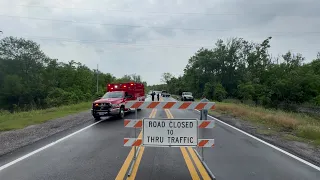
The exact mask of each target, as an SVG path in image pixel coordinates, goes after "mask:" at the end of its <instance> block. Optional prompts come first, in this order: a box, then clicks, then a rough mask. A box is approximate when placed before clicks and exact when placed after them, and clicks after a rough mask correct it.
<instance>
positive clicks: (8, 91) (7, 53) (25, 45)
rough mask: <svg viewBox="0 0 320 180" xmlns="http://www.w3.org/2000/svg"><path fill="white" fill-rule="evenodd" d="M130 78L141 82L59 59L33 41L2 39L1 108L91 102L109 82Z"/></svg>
mask: <svg viewBox="0 0 320 180" xmlns="http://www.w3.org/2000/svg"><path fill="white" fill-rule="evenodd" d="M97 75H98V84H99V86H98V92H97V86H96V84H97ZM127 81H136V82H141V77H140V76H139V75H135V74H133V75H125V76H123V77H122V78H116V77H114V76H113V75H112V74H110V73H102V72H97V70H91V69H89V68H88V67H87V66H85V65H84V64H81V63H79V62H76V61H74V60H71V61H69V62H68V63H63V62H59V61H58V60H57V59H51V58H50V57H48V56H47V55H45V53H44V52H43V51H42V50H41V49H40V45H39V44H37V43H35V42H33V41H31V40H26V39H23V38H16V37H5V38H3V39H1V40H0V85H1V87H0V110H1V109H4V110H10V111H11V112H14V111H20V110H30V109H39V108H48V107H53V106H60V105H67V104H73V103H78V102H81V101H89V100H93V99H95V98H97V97H98V96H101V95H102V94H103V93H105V91H106V84H107V83H111V82H127ZM144 83H145V82H144ZM145 84H146V83H145Z"/></svg>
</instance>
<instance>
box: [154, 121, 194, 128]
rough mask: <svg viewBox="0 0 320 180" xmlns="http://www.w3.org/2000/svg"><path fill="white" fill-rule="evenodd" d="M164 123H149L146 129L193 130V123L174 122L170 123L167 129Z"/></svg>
mask: <svg viewBox="0 0 320 180" xmlns="http://www.w3.org/2000/svg"><path fill="white" fill-rule="evenodd" d="M166 124H168V123H166V122H165V121H149V123H148V127H149V128H168V127H169V128H193V127H194V122H186V121H183V122H180V121H178V122H175V121H170V122H169V125H168V127H166Z"/></svg>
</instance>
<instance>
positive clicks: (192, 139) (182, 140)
mask: <svg viewBox="0 0 320 180" xmlns="http://www.w3.org/2000/svg"><path fill="white" fill-rule="evenodd" d="M125 106H126V108H131V109H180V110H202V109H208V110H214V109H215V103H214V102H179V101H178V102H154V101H153V102H146V101H129V102H126V104H125ZM124 127H127V128H134V129H135V130H136V129H137V128H141V129H142V138H137V136H136V133H135V137H134V138H124V146H131V147H134V148H136V147H140V146H146V147H147V146H152V147H199V148H201V150H202V156H201V157H199V159H201V161H202V163H203V164H204V166H205V167H206V168H207V166H206V164H205V162H204V158H203V148H205V147H210V148H213V147H214V139H205V138H200V137H199V129H207V128H214V127H215V121H214V120H199V119H197V118H171V119H167V118H143V119H138V118H137V116H136V119H125V120H124ZM135 132H136V131H135ZM138 151H139V150H138ZM195 152H196V150H195ZM135 153H137V151H135ZM196 154H197V155H198V156H199V154H198V153H197V152H196ZM135 157H136V154H135V156H134V159H133V162H132V164H131V168H130V170H129V173H128V176H130V173H131V170H132V167H133V164H134V163H135ZM207 170H208V172H209V174H210V173H211V171H210V170H209V169H207ZM211 174H212V173H211Z"/></svg>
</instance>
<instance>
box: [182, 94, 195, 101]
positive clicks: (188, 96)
mask: <svg viewBox="0 0 320 180" xmlns="http://www.w3.org/2000/svg"><path fill="white" fill-rule="evenodd" d="M181 101H194V97H193V96H192V92H182V94H181Z"/></svg>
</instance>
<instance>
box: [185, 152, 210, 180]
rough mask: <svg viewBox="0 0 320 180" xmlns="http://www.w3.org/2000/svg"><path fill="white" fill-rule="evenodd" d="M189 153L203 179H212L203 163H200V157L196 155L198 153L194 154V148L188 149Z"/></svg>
mask: <svg viewBox="0 0 320 180" xmlns="http://www.w3.org/2000/svg"><path fill="white" fill-rule="evenodd" d="M188 151H189V153H190V154H191V157H192V159H193V161H194V163H195V164H196V166H197V168H198V170H199V172H200V174H201V176H202V177H203V179H211V178H210V176H209V174H208V173H207V170H206V169H205V168H204V167H203V165H202V163H201V162H200V160H199V158H198V156H197V155H196V153H195V152H194V150H193V149H192V147H188Z"/></svg>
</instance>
